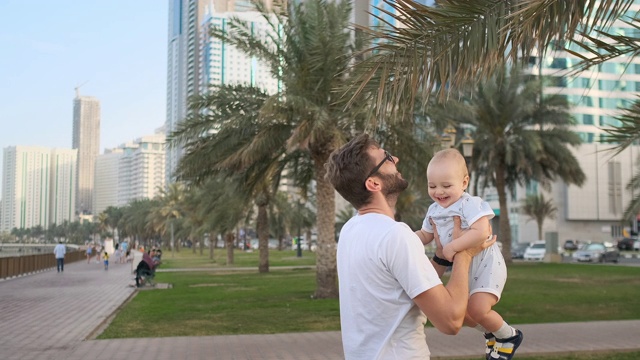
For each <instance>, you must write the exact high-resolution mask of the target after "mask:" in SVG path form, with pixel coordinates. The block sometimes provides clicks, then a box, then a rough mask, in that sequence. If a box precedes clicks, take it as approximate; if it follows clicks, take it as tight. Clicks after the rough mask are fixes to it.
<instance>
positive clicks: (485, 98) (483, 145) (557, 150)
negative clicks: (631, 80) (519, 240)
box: [432, 70, 586, 262]
mask: <svg viewBox="0 0 640 360" xmlns="http://www.w3.org/2000/svg"><path fill="white" fill-rule="evenodd" d="M541 86H542V85H541V83H540V81H537V80H536V79H535V78H530V77H524V76H523V75H522V74H520V72H518V71H517V70H514V71H512V72H511V73H509V72H507V71H504V72H503V73H502V74H498V75H496V76H494V77H493V78H492V79H490V80H488V81H484V82H482V83H480V84H479V85H478V86H477V88H475V89H474V90H473V91H472V92H471V93H470V94H469V95H468V96H467V97H465V98H464V100H463V101H460V102H458V101H450V102H448V103H447V104H445V105H444V106H442V107H441V108H437V109H434V110H433V112H432V114H433V116H438V117H443V118H445V119H448V120H449V121H450V122H451V123H456V122H460V123H465V124H470V125H472V126H473V127H474V134H473V138H474V139H475V142H474V149H473V156H472V159H471V163H472V164H473V166H472V167H473V169H474V175H475V180H474V181H480V183H481V184H480V188H481V189H484V188H486V187H488V186H493V187H495V188H496V190H497V192H498V200H499V203H500V214H501V215H502V216H500V218H499V224H500V227H499V234H498V240H499V241H500V242H502V245H503V248H502V251H503V255H504V256H505V259H506V261H507V262H510V261H511V224H510V221H509V216H508V214H509V209H508V205H507V200H508V199H507V196H508V193H507V190H508V191H509V193H512V194H513V193H514V192H515V190H516V186H517V185H526V184H528V183H530V182H531V181H537V182H538V183H540V185H541V186H543V188H549V187H550V185H551V183H552V182H553V181H555V180H556V179H558V178H559V179H562V180H563V181H565V182H566V183H569V184H575V185H578V186H580V185H581V184H582V183H583V182H584V181H585V178H586V176H585V174H584V172H583V171H582V169H581V168H580V165H579V163H578V160H577V159H576V158H575V156H574V155H573V154H572V153H571V151H570V150H569V148H568V147H569V146H578V145H580V143H581V140H580V137H579V136H578V135H577V134H576V133H574V132H572V131H571V130H570V126H571V125H572V124H573V120H572V119H571V116H570V114H569V113H568V104H567V102H566V99H565V98H564V97H562V96H558V95H552V96H549V97H546V98H544V99H540V98H539V95H540V87H541Z"/></svg>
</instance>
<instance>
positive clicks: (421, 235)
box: [416, 229, 433, 245]
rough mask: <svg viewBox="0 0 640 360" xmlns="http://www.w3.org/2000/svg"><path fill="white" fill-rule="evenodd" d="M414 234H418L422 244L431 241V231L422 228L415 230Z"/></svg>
mask: <svg viewBox="0 0 640 360" xmlns="http://www.w3.org/2000/svg"><path fill="white" fill-rule="evenodd" d="M416 235H418V237H419V238H420V241H422V244H423V245H427V244H428V243H430V242H432V241H433V233H430V232H426V231H424V230H423V229H420V230H418V231H416Z"/></svg>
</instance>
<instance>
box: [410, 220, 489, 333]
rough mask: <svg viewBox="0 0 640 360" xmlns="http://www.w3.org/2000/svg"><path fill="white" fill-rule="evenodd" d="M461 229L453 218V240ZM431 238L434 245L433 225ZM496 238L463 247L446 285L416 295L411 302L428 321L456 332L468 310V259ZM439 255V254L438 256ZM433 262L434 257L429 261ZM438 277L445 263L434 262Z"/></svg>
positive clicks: (457, 221)
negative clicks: (469, 246)
mask: <svg viewBox="0 0 640 360" xmlns="http://www.w3.org/2000/svg"><path fill="white" fill-rule="evenodd" d="M463 233H464V232H463V231H461V229H460V218H459V217H454V231H453V237H454V239H456V238H457V237H458V236H462V235H461V234H463ZM434 237H435V240H436V244H438V245H439V243H440V242H439V238H438V233H437V229H436V228H435V227H434ZM495 241H496V237H495V236H493V237H492V238H491V240H488V241H483V242H482V243H480V244H476V245H475V246H473V247H471V248H469V249H465V250H463V251H461V252H459V253H457V254H456V255H455V266H454V267H453V270H452V272H451V277H450V278H449V282H448V283H447V285H446V286H443V285H438V286H436V287H433V288H431V289H429V290H427V291H425V292H423V293H421V294H419V295H418V296H416V297H415V298H414V299H413V301H414V302H415V303H416V304H417V305H418V307H419V308H420V310H422V312H423V313H425V315H427V317H428V318H429V321H431V323H432V324H433V326H435V327H436V329H438V330H439V331H441V332H443V333H445V334H450V335H455V334H457V333H458V331H460V328H461V327H462V324H463V322H464V317H465V314H466V311H467V301H468V298H469V266H470V265H471V259H472V258H473V257H474V256H475V255H477V254H478V253H480V252H481V251H482V250H484V249H486V248H488V247H489V246H491V245H493V243H495ZM438 249H441V246H438V247H436V255H438V252H439V250H438ZM438 256H440V255H438ZM431 263H432V264H433V260H432V261H431ZM434 268H435V270H436V272H437V273H438V275H439V276H442V274H443V273H444V271H445V270H446V268H447V267H446V266H442V265H438V264H436V265H434Z"/></svg>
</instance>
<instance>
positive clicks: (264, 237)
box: [256, 203, 269, 273]
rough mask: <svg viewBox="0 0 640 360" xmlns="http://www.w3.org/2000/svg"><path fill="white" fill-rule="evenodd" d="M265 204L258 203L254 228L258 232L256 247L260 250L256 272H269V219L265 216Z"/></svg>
mask: <svg viewBox="0 0 640 360" xmlns="http://www.w3.org/2000/svg"><path fill="white" fill-rule="evenodd" d="M267 216H268V215H267V204H266V203H265V204H262V203H261V204H260V205H258V219H257V224H256V228H257V229H256V230H257V232H258V249H259V251H260V264H258V272H260V273H267V272H269V219H268V217H267Z"/></svg>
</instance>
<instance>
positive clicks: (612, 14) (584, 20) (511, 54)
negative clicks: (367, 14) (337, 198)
mask: <svg viewBox="0 0 640 360" xmlns="http://www.w3.org/2000/svg"><path fill="white" fill-rule="evenodd" d="M633 3H634V0H620V1H595V0H577V1H565V0H555V1H495V0H475V1H436V6H434V7H429V6H424V5H420V4H418V3H416V2H414V1H410V0H397V1H394V2H390V3H389V5H390V6H391V7H393V8H394V10H395V11H392V12H391V13H387V12H385V14H384V15H380V16H385V17H387V16H390V17H392V18H393V19H394V20H395V21H396V22H397V23H398V24H401V25H398V26H394V25H393V24H389V26H387V27H385V28H384V29H368V28H366V27H361V28H360V29H361V30H362V31H363V32H365V33H367V34H369V35H370V36H373V37H376V38H378V39H380V40H379V41H377V42H376V43H375V45H374V46H372V47H371V48H370V49H368V50H367V52H366V53H365V54H363V56H362V57H361V58H360V59H361V60H360V62H359V63H357V64H356V68H357V69H358V70H359V71H360V76H359V78H358V79H357V81H356V83H355V84H354V85H353V87H354V88H356V89H357V94H358V95H360V96H362V97H364V98H365V99H367V100H371V101H373V102H375V103H376V107H375V110H376V112H377V114H378V115H379V117H381V116H384V115H385V113H386V112H389V111H392V110H395V109H397V108H398V107H401V106H402V104H403V103H412V102H413V101H414V100H415V99H416V96H417V95H419V94H422V95H423V96H424V97H423V98H422V99H420V100H422V101H425V99H426V98H427V97H428V96H430V95H431V94H432V91H434V90H436V91H438V93H439V95H440V96H441V98H444V96H445V95H446V94H447V92H449V91H451V90H458V89H460V88H461V87H464V86H467V85H468V84H469V83H476V82H478V81H479V80H480V79H482V78H489V77H490V76H492V75H494V73H496V72H498V73H499V72H500V71H501V69H502V68H503V67H504V65H506V64H514V65H516V67H518V65H519V64H523V63H524V64H526V63H527V62H528V60H529V58H530V57H531V56H532V55H535V54H537V52H538V51H540V50H542V49H546V48H547V47H548V46H549V45H550V44H551V42H552V41H556V42H557V43H566V44H568V43H570V42H572V41H575V42H581V40H582V36H583V35H584V34H591V33H592V32H593V31H594V29H596V28H597V29H598V30H599V31H605V33H606V29H607V28H608V26H609V25H611V24H612V23H613V21H615V20H617V19H619V18H621V17H622V16H623V15H624V14H625V13H626V11H627V10H628V9H629V7H630V6H631V5H632V4H633ZM380 20H382V21H385V19H383V18H381V17H380ZM587 40H588V39H587ZM614 40H620V39H614ZM604 43H605V42H602V41H600V44H604ZM592 54H594V56H595V55H596V54H597V51H596V52H594V53H592ZM607 55H608V54H606V53H604V52H603V55H602V56H601V57H602V58H605V59H606V56H607ZM360 96H353V97H352V99H351V103H356V102H361V101H362V99H361V98H360Z"/></svg>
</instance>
